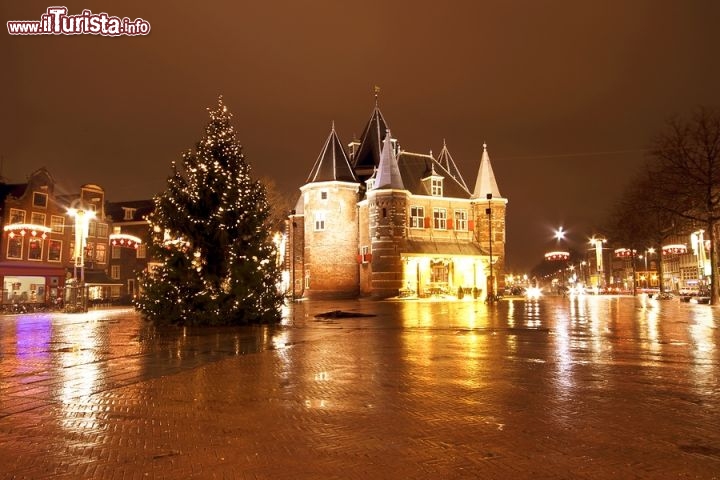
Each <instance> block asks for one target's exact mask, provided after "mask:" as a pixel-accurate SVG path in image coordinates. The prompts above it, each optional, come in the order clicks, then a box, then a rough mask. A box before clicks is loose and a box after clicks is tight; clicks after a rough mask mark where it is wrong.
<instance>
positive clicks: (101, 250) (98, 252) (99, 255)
mask: <svg viewBox="0 0 720 480" xmlns="http://www.w3.org/2000/svg"><path fill="white" fill-rule="evenodd" d="M105 249H106V245H105V244H104V243H98V244H97V245H95V260H97V261H98V263H105Z"/></svg>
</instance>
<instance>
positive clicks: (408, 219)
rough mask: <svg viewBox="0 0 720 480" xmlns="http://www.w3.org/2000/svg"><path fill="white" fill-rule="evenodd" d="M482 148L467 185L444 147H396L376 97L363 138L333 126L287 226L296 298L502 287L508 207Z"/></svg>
mask: <svg viewBox="0 0 720 480" xmlns="http://www.w3.org/2000/svg"><path fill="white" fill-rule="evenodd" d="M506 205H507V199H505V198H504V197H502V195H501V194H500V191H499V189H498V185H497V182H496V180H495V175H494V173H493V170H492V166H491V163H490V157H489V154H488V151H487V146H486V145H483V152H482V157H481V160H480V166H479V169H478V175H477V178H476V182H475V188H473V189H470V188H469V187H468V185H467V184H466V182H465V180H464V179H463V177H462V175H461V174H460V171H459V170H458V168H457V166H456V164H455V162H454V160H453V158H452V156H451V155H450V152H449V150H448V148H447V145H445V144H443V147H442V150H441V152H440V154H439V155H438V156H437V157H435V156H434V155H433V154H432V152H430V153H429V154H420V153H413V152H408V151H405V150H403V149H402V148H401V147H400V144H399V142H398V141H397V139H395V138H393V136H392V134H391V132H390V129H389V128H388V125H387V123H386V122H385V118H384V117H383V115H382V113H381V111H380V109H379V107H378V105H377V102H376V105H375V109H374V110H373V112H372V114H371V117H370V120H369V121H368V123H367V124H366V126H365V128H364V130H363V134H362V136H361V138H360V139H358V140H353V141H352V142H350V143H349V144H348V151H347V152H346V150H345V148H344V147H343V145H342V142H341V141H340V139H339V137H338V135H337V132H336V131H335V126H334V124H333V126H332V128H331V131H330V134H329V135H328V137H327V139H326V140H325V143H324V145H323V147H322V149H321V152H320V155H319V156H318V158H317V160H316V161H315V164H314V165H313V167H312V169H311V171H310V174H309V176H308V178H307V180H306V182H305V184H304V185H302V186H301V187H300V198H299V200H298V202H297V204H296V207H295V210H294V211H293V212H292V214H291V215H290V217H289V218H288V222H287V232H286V233H287V235H286V237H287V247H286V250H285V279H286V282H287V283H286V285H287V288H288V291H289V292H290V293H291V295H292V297H293V298H342V297H357V296H371V297H375V298H388V297H394V296H418V297H424V296H429V295H434V294H452V295H455V294H458V295H459V294H460V292H461V291H462V292H463V293H462V294H463V295H464V293H465V292H467V293H473V294H475V296H476V297H478V296H483V297H485V296H486V295H487V293H488V292H497V291H498V289H500V288H502V287H503V281H504V275H503V270H504V268H503V265H504V260H505V258H504V257H505V211H506Z"/></svg>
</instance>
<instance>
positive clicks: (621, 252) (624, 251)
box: [615, 248, 637, 258]
mask: <svg viewBox="0 0 720 480" xmlns="http://www.w3.org/2000/svg"><path fill="white" fill-rule="evenodd" d="M636 255H637V250H634V249H633V250H631V249H629V248H616V249H615V258H631V257H634V256H636Z"/></svg>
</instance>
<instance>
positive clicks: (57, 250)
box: [48, 240, 62, 262]
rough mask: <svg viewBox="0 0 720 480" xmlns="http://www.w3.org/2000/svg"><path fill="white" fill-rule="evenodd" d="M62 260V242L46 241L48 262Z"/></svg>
mask: <svg viewBox="0 0 720 480" xmlns="http://www.w3.org/2000/svg"><path fill="white" fill-rule="evenodd" d="M60 260H62V240H48V262H59V261H60Z"/></svg>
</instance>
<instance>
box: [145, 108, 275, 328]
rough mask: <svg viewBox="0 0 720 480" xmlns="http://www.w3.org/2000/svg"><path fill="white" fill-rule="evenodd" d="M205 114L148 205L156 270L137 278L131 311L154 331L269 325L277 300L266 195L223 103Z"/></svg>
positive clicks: (151, 249)
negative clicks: (197, 134) (192, 142)
mask: <svg viewBox="0 0 720 480" xmlns="http://www.w3.org/2000/svg"><path fill="white" fill-rule="evenodd" d="M208 112H209V114H210V123H209V124H208V125H207V128H206V129H205V136H204V137H203V138H202V140H201V141H200V142H199V143H198V144H197V145H196V146H195V149H194V150H189V151H188V152H186V153H185V154H184V155H183V158H182V162H181V164H180V165H178V164H177V163H176V162H173V163H172V170H173V172H172V175H171V176H170V177H169V178H168V183H167V189H166V190H165V191H164V192H162V193H160V194H159V195H157V196H156V197H155V198H154V202H155V209H154V212H153V213H152V214H151V215H150V217H149V221H150V228H151V229H152V230H151V236H152V245H151V246H150V251H151V252H152V254H153V256H154V258H155V259H156V261H158V262H159V263H160V265H159V266H158V267H156V268H153V269H152V270H151V271H148V272H146V273H145V274H143V276H142V277H141V279H140V283H141V286H142V288H141V291H142V295H141V296H140V297H139V298H138V300H137V301H136V303H135V306H136V308H137V309H138V310H139V311H140V312H141V313H142V314H143V315H144V316H145V317H147V318H149V319H151V320H154V321H156V322H158V323H172V324H178V325H229V324H233V325H238V324H247V323H266V322H275V321H278V320H279V319H280V306H281V304H282V301H283V297H282V294H280V293H279V291H278V288H277V284H278V282H279V279H280V270H279V267H278V265H277V263H276V258H277V251H276V247H275V245H274V243H273V242H272V232H271V230H270V226H269V222H268V218H269V215H270V208H269V206H268V202H267V199H266V192H265V187H264V186H263V184H262V183H260V182H259V181H257V180H253V179H252V178H251V176H250V167H249V165H248V164H247V163H246V162H245V159H244V157H243V154H242V147H241V146H240V144H239V143H238V141H237V139H236V136H235V131H234V129H233V127H232V125H231V123H230V121H231V119H232V114H231V113H230V112H229V111H228V109H227V107H226V106H225V105H224V104H223V101H222V97H220V98H219V99H218V105H217V107H216V108H214V109H211V108H209V109H208Z"/></svg>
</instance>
